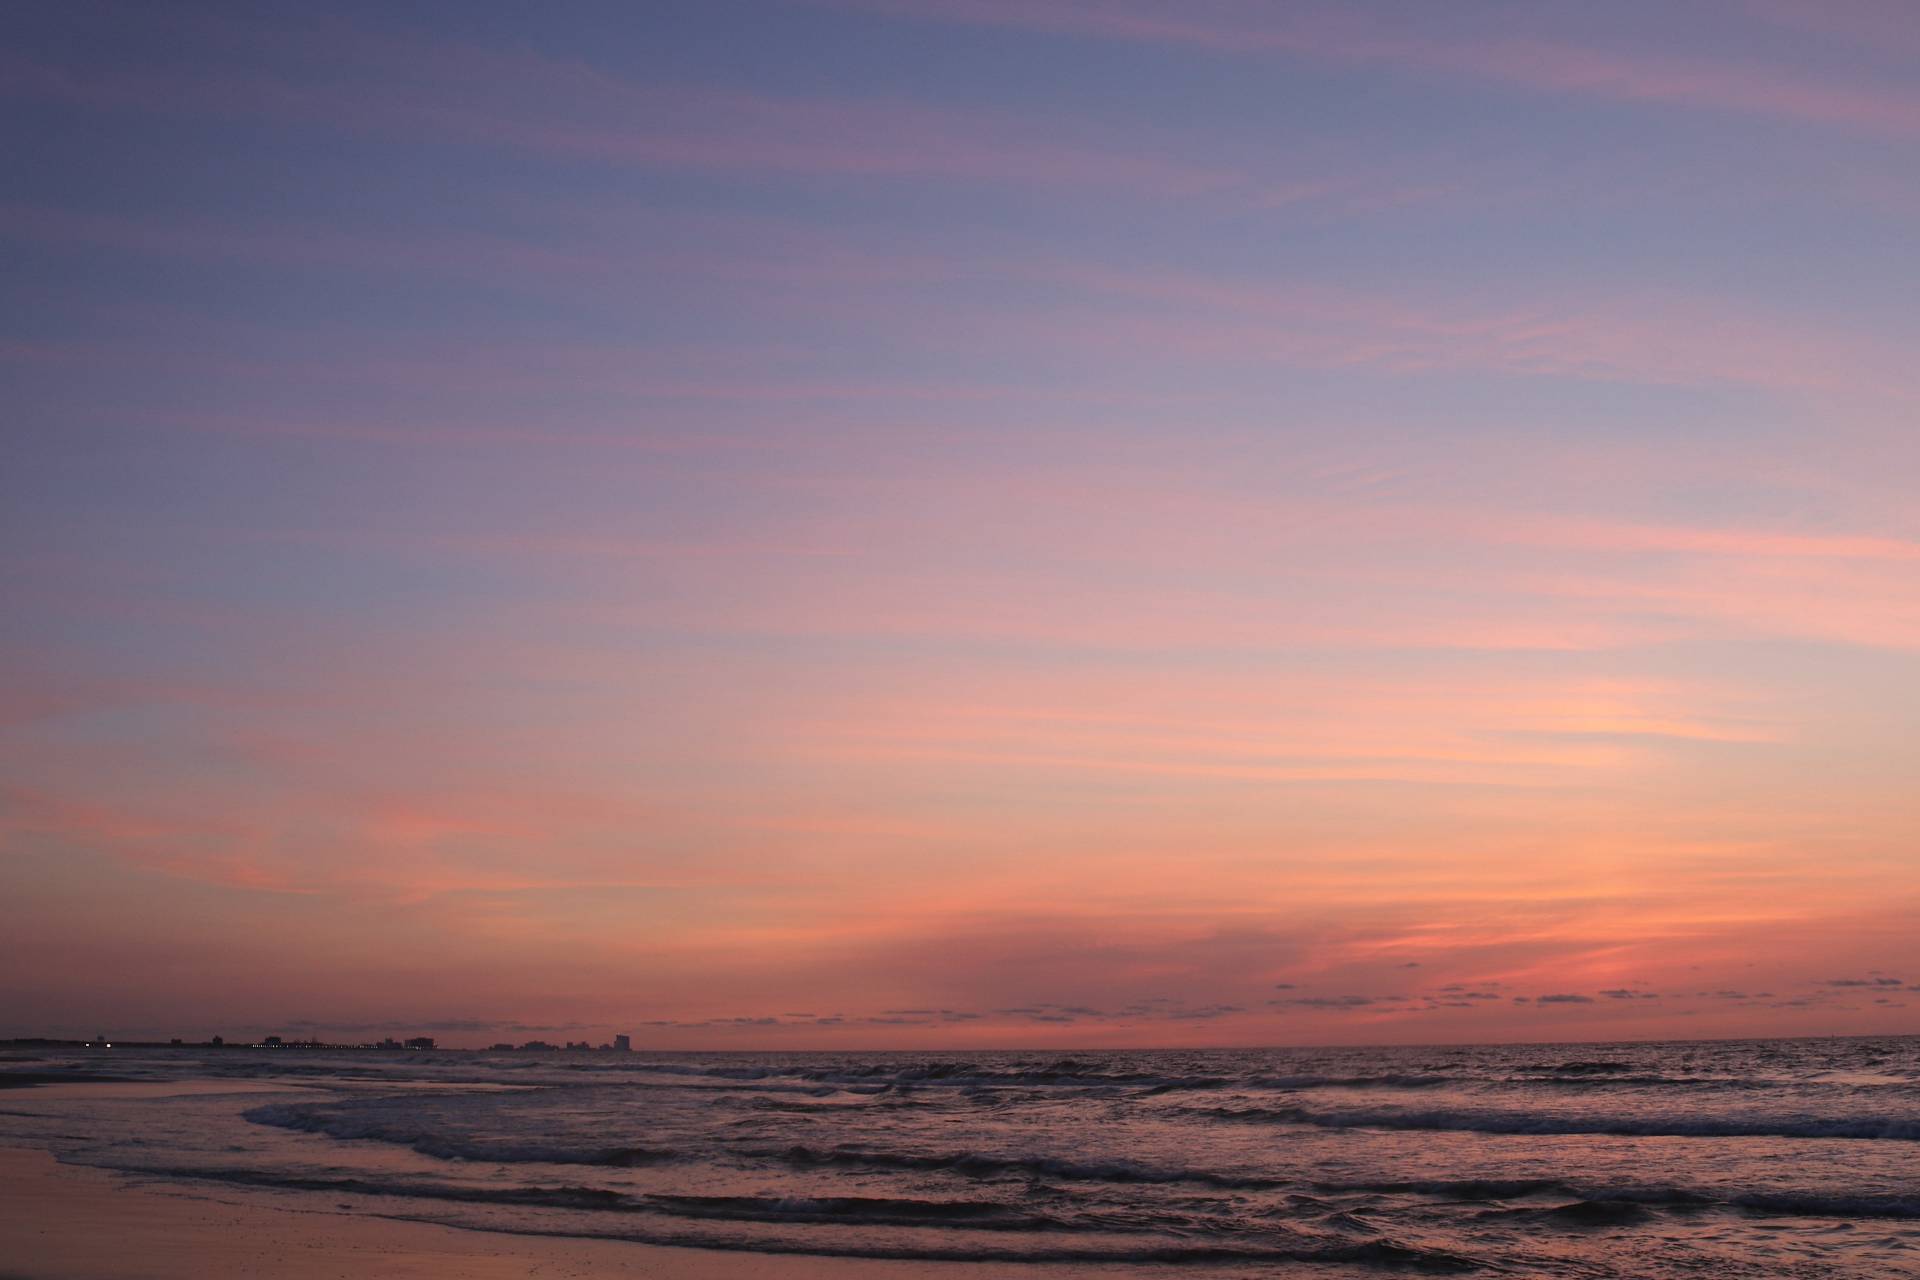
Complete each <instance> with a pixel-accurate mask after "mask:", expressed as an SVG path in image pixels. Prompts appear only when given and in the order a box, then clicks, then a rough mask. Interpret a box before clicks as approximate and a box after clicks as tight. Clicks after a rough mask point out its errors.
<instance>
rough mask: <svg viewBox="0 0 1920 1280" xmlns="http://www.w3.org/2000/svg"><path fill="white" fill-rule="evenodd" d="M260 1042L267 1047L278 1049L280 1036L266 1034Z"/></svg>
mask: <svg viewBox="0 0 1920 1280" xmlns="http://www.w3.org/2000/svg"><path fill="white" fill-rule="evenodd" d="M260 1043H261V1044H263V1045H265V1046H267V1048H269V1049H278V1048H279V1047H280V1037H279V1036H268V1037H267V1038H266V1039H265V1040H262V1041H261V1042H260Z"/></svg>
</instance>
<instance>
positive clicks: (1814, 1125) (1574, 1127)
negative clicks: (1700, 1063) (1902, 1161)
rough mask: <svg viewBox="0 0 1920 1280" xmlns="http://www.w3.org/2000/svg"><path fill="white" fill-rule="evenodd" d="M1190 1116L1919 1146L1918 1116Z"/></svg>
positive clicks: (1235, 1111) (1304, 1111) (1250, 1110)
mask: <svg viewBox="0 0 1920 1280" xmlns="http://www.w3.org/2000/svg"><path fill="white" fill-rule="evenodd" d="M1187 1114H1189V1115H1194V1116H1203V1117H1206V1118H1208V1119H1214V1120H1227V1121H1234V1122H1239V1123H1248V1124H1295V1125H1312V1126H1315V1127H1318V1128H1322V1129H1406V1130H1451V1131H1459V1132H1466V1133H1511V1134H1539V1135H1551V1134H1602V1135H1609V1136H1615V1137H1633V1138H1849V1139H1859V1140H1881V1141H1905V1142H1915V1141H1920V1119H1915V1118H1911V1117H1893V1116H1859V1117H1852V1118H1846V1119H1842V1118H1838V1117H1802V1116H1767V1117H1760V1118H1756V1119H1740V1118H1734V1117H1730V1116H1728V1117H1721V1116H1651V1115H1649V1116H1625V1115H1566V1114H1554V1113H1545V1112H1520V1111H1476V1110H1457V1111H1449V1110H1431V1111H1413V1110H1405V1109H1379V1110H1367V1109H1363V1108H1342V1109H1336V1110H1319V1111H1316V1110H1310V1109H1308V1108H1306V1107H1238V1108H1236V1107H1204V1108H1193V1109H1190V1110H1189V1111H1188V1112H1187Z"/></svg>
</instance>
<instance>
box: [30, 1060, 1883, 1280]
mask: <svg viewBox="0 0 1920 1280" xmlns="http://www.w3.org/2000/svg"><path fill="white" fill-rule="evenodd" d="M23 1071H35V1072H42V1073H46V1074H49V1075H51V1076H54V1077H62V1076H66V1075H69V1074H71V1073H76V1072H78V1073H92V1074H108V1075H111V1076H114V1077H118V1078H121V1079H123V1080H134V1081H146V1082H156V1083H177V1084H178V1085H179V1088H178V1090H177V1091H175V1090H167V1089H148V1088H140V1087H132V1086H128V1087H124V1088H118V1089H116V1088H112V1087H102V1088H99V1089H94V1090H80V1089H53V1090H37V1089H32V1088H20V1089H11V1090H7V1091H6V1092H4V1093H0V1143H7V1144H12V1145H37V1146H45V1147H49V1148H51V1149H52V1150H53V1151H54V1152H55V1153H56V1154H57V1156H58V1157H59V1158H60V1159H61V1160H63V1161H67V1162H71V1163H77V1164H84V1165H93V1166H98V1167H102V1168H107V1169H114V1170H121V1171H125V1172H127V1173H130V1174H135V1175H138V1176H139V1177H141V1178H143V1179H158V1180H162V1181H165V1182H168V1183H170V1184H176V1185H179V1186H184V1187H190V1188H193V1189H195V1192H196V1194H204V1195H207V1196H210V1197H216V1198H227V1199H234V1198H264V1199H266V1200H268V1201H270V1202H273V1203H278V1204H283V1205H289V1206H297V1207H302V1208H307V1209H311V1210H315V1211H319V1212H325V1213H342V1214H372V1215H383V1216H388V1217H399V1218H408V1219H418V1220H423V1221H430V1222H439V1223H447V1224H452V1225H456V1226H461V1227H468V1228H473V1229H478V1230H484V1231H498V1232H525V1233H536V1234H558V1235H579V1236H596V1237H608V1238H613V1239H631V1240H637V1241H649V1242H655V1243H661V1244H673V1245H684V1246H694V1247H700V1248H707V1249H716V1250H736V1251H754V1252H787V1253H804V1254H813V1255H827V1256H844V1257H870V1258H894V1259H927V1260H938V1259H955V1260H990V1261H998V1262H1001V1263H1004V1264H1008V1265H1010V1266H1015V1267H1019V1268H1027V1269H1031V1272H1032V1274H1033V1275H1034V1276H1035V1277H1036V1280H1038V1278H1039V1277H1049V1276H1089V1277H1090V1276H1096V1275H1097V1276H1108V1277H1146V1276H1163V1275H1175V1274H1178V1275H1185V1276H1197V1275H1198V1276H1210V1277H1211V1276H1219V1277H1239V1276H1249V1277H1251V1276H1260V1277H1275V1276H1294V1275H1299V1276H1346V1275H1359V1274H1368V1275H1372V1274H1382V1273H1409V1272H1411V1273H1446V1274H1452V1273H1458V1274H1474V1273H1485V1274H1488V1275H1522V1276H1571V1277H1589V1276H1590V1277H1612V1276H1635V1277H1679V1276H1734V1275H1753V1276H1809V1277H1811V1276H1844V1277H1876V1278H1877V1277H1886V1276H1902V1275H1920V1038H1915V1037H1908V1038H1895V1039H1885V1038H1880V1039H1814V1040H1767V1041H1740V1042H1731V1041H1718V1042H1694V1043H1659V1044H1592V1045H1524V1046H1483V1047H1431V1048H1388V1049H1382V1048H1364V1049H1362V1048H1350V1049H1259V1050H1232V1051H1227V1050H1207V1051H1177V1050H1161V1051H1129V1052H1075V1053H1071V1054H1065V1053H1044V1052H991V1053H942V1054H930V1053H711V1054H698V1053H649V1052H644V1051H636V1052H634V1053H632V1054H612V1053H539V1054H534V1053H524V1054H514V1053H493V1054H473V1053H463V1052H448V1051H436V1052H412V1053H377V1052H346V1053H335V1052H325V1051H308V1050H278V1051H265V1050H246V1049H223V1050H198V1049H164V1050H154V1049H133V1050H121V1049H116V1050H112V1051H100V1052H93V1053H70V1052H58V1051H54V1052H41V1053H38V1054H33V1053H25V1052H19V1051H16V1052H13V1053H9V1054H0V1072H23ZM193 1082H203V1083H193ZM279 1086H290V1087H284V1088H282V1087H279Z"/></svg>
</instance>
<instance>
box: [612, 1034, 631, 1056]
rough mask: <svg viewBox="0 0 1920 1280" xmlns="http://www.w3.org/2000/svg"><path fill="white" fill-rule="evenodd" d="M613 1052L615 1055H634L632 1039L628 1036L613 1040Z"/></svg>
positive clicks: (616, 1037) (617, 1037)
mask: <svg viewBox="0 0 1920 1280" xmlns="http://www.w3.org/2000/svg"><path fill="white" fill-rule="evenodd" d="M613 1051H614V1052H615V1053H632V1052H633V1040H632V1038H631V1037H628V1036H615V1037H614V1038H613Z"/></svg>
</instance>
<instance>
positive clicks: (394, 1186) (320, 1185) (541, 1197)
mask: <svg viewBox="0 0 1920 1280" xmlns="http://www.w3.org/2000/svg"><path fill="white" fill-rule="evenodd" d="M127 1172H130V1173H139V1174H145V1175H148V1176H151V1177H159V1178H191V1179H194V1180H196V1181H200V1182H226V1183H233V1184H235V1185H238V1186H249V1187H262V1188H266V1189H268V1190H273V1191H321V1192H326V1193H327V1194H329V1195H361V1196H406V1197H410V1198H413V1199H418V1200H449V1201H454V1202H456V1203H460V1204H483V1205H512V1206H517V1207H534V1208H545V1209H599V1210H618V1209H635V1208H638V1207H639V1206H638V1205H636V1204H635V1203H634V1202H633V1201H632V1200H631V1199H630V1198H629V1197H627V1196H624V1195H621V1194H620V1193H619V1192H617V1191H608V1190H606V1189H605V1188H603V1187H574V1186H558V1187H539V1186H520V1187H467V1186H459V1185H456V1184H453V1183H446V1182H414V1181H406V1180H401V1179H395V1180H391V1181H387V1180H380V1179H374V1178H318V1177H307V1176H303V1175H299V1174H283V1173H270V1172H266V1171H263V1170H259V1169H202V1168H144V1167H143V1168H133V1169H129V1170H127Z"/></svg>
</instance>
